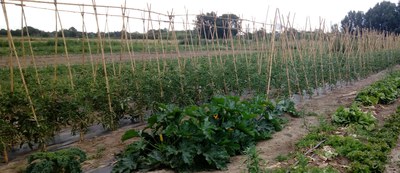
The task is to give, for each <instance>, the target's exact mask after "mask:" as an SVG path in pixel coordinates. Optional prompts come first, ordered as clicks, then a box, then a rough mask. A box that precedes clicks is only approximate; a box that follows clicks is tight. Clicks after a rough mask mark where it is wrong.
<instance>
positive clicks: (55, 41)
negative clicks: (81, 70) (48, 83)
mask: <svg viewBox="0 0 400 173" xmlns="http://www.w3.org/2000/svg"><path fill="white" fill-rule="evenodd" d="M54 19H55V24H56V30H55V34H54V58H55V59H58V18H57V12H56V11H54ZM56 82H57V63H54V81H53V83H56Z"/></svg>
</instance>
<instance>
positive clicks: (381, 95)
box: [277, 72, 400, 172]
mask: <svg viewBox="0 0 400 173" xmlns="http://www.w3.org/2000/svg"><path fill="white" fill-rule="evenodd" d="M399 77H400V72H394V73H391V74H390V75H389V76H388V77H387V78H385V79H383V80H380V81H377V82H375V83H373V84H372V85H370V86H368V87H366V88H364V89H363V90H362V91H361V92H359V94H358V95H357V97H356V99H355V102H354V103H353V104H352V105H351V106H350V107H349V108H345V107H339V108H338V109H337V111H336V112H335V113H334V114H333V116H332V121H331V123H329V122H324V123H321V125H320V126H319V127H317V128H315V129H314V130H313V131H312V132H310V133H309V134H308V135H307V136H306V137H304V138H303V139H302V140H300V141H299V142H298V143H297V147H298V149H299V150H300V151H304V150H306V149H308V148H309V147H310V146H317V148H315V150H317V151H314V153H315V154H314V155H313V156H314V158H313V159H314V160H318V158H324V159H325V160H324V162H326V163H330V162H331V161H332V160H335V159H341V160H343V159H345V160H348V162H349V163H347V164H346V165H344V166H340V165H339V166H338V165H337V163H335V162H334V161H332V163H333V164H328V165H330V166H328V167H327V168H319V170H320V171H326V169H328V170H330V171H329V172H339V171H340V172H342V171H348V172H383V171H384V169H385V164H386V162H387V159H388V156H387V155H388V153H389V152H390V151H391V149H392V148H393V147H395V146H396V143H397V139H398V136H399V135H400V106H399V107H398V108H397V111H396V112H395V113H394V114H393V115H392V116H390V118H388V119H387V120H385V124H384V125H383V126H382V127H379V126H377V120H376V118H375V117H374V116H373V114H372V113H371V112H364V111H362V109H361V107H362V105H361V104H364V105H371V104H372V105H375V104H390V103H393V102H394V101H395V100H396V99H398V97H399V95H398V94H397V92H398V86H399V85H398V83H399ZM371 100H374V101H373V102H371ZM339 127H341V128H339ZM343 127H344V128H343ZM318 144H321V145H318ZM329 147H331V148H332V149H330V150H326V148H329ZM315 157H316V158H317V159H315ZM296 159H297V160H302V159H303V160H304V159H305V160H306V161H305V162H301V161H300V162H298V163H299V165H295V166H291V167H290V168H288V169H290V170H291V172H304V171H307V170H312V169H316V168H315V167H313V166H312V165H309V159H308V157H306V156H304V155H303V154H302V153H298V155H297V156H296ZM335 164H336V166H334V165H335ZM314 165H315V164H314ZM332 166H334V167H332ZM344 167H345V168H346V169H343V168H344ZM282 170H283V169H280V170H277V172H281V171H282Z"/></svg>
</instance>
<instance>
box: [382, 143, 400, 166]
mask: <svg viewBox="0 0 400 173" xmlns="http://www.w3.org/2000/svg"><path fill="white" fill-rule="evenodd" d="M399 139H400V136H399ZM397 172H400V140H397V145H396V147H395V148H393V150H392V151H391V152H390V154H389V162H388V164H387V165H386V167H385V173H397Z"/></svg>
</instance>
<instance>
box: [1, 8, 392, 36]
mask: <svg viewBox="0 0 400 173" xmlns="http://www.w3.org/2000/svg"><path fill="white" fill-rule="evenodd" d="M241 21H242V20H241V19H240V17H238V16H237V15H235V14H222V15H221V16H217V14H216V13H215V12H213V11H212V12H208V13H202V14H199V15H197V16H196V18H195V21H194V28H193V29H192V30H188V31H189V32H192V34H193V35H192V36H193V37H194V38H197V37H200V38H207V39H218V38H224V39H229V38H234V37H235V36H237V35H238V34H239V33H240V34H245V35H247V36H248V37H249V39H251V38H252V37H253V36H257V37H261V36H265V35H268V34H267V33H266V30H265V29H263V28H261V29H259V30H258V31H256V32H255V33H252V32H245V31H243V30H242V23H241ZM290 29H293V30H295V29H294V28H289V29H288V30H290ZM364 29H370V30H376V31H385V32H393V33H396V34H400V1H399V2H398V4H397V5H396V4H395V3H392V2H389V1H383V2H380V3H377V4H376V5H375V6H374V7H373V8H370V9H369V10H368V11H367V12H366V13H364V12H363V11H357V12H356V11H354V10H353V11H349V12H348V13H347V15H346V16H345V17H344V19H343V20H342V21H341V27H340V28H339V26H338V25H337V24H335V25H334V26H332V32H350V33H355V34H356V33H357V32H362V30H364ZM26 30H29V35H30V36H31V37H55V36H56V35H57V36H59V37H61V36H62V34H61V31H57V32H56V31H52V32H46V31H42V30H39V29H37V28H34V27H31V26H28V27H24V28H22V29H15V30H11V34H12V35H13V36H22V35H25V36H26V35H27V32H26ZM63 32H64V36H65V37H69V38H81V37H82V34H85V36H87V37H89V38H96V37H97V33H94V32H85V33H82V32H81V31H78V30H77V29H76V28H74V27H70V28H69V29H64V30H63ZM124 33H127V32H124V31H113V32H107V33H106V32H102V33H101V34H102V35H103V36H105V37H110V38H113V39H120V38H122V37H127V38H130V39H160V38H162V39H164V40H166V39H171V38H172V35H171V33H170V32H169V31H168V29H166V28H164V29H152V30H148V31H147V32H146V33H139V32H132V33H127V34H128V35H124ZM176 33H177V34H176V36H177V38H176V39H179V40H181V39H187V38H185V35H186V34H187V31H176ZM294 33H297V30H295V32H294ZM6 35H7V30H5V29H1V30H0V36H6Z"/></svg>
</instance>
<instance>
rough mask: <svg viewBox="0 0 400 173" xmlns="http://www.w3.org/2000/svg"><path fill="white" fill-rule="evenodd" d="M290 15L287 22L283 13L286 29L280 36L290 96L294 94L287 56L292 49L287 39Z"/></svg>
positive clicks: (282, 21)
mask: <svg viewBox="0 0 400 173" xmlns="http://www.w3.org/2000/svg"><path fill="white" fill-rule="evenodd" d="M289 16H290V13H289V15H288V20H287V22H285V18H284V17H283V15H282V17H281V24H283V25H284V29H283V32H282V33H281V34H282V35H284V37H280V38H281V44H282V54H283V57H282V60H283V63H284V64H285V71H286V80H287V84H288V95H289V97H290V96H291V95H292V91H291V87H290V75H289V63H288V58H287V54H288V53H287V52H288V51H290V46H289V40H287V34H288V31H287V28H288V24H289V23H288V22H289ZM285 23H286V24H285Z"/></svg>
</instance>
